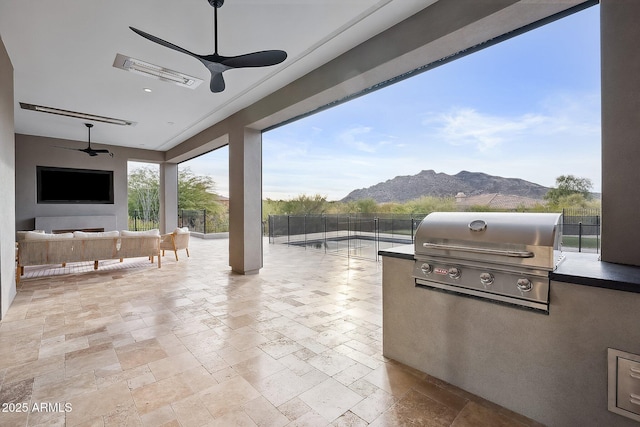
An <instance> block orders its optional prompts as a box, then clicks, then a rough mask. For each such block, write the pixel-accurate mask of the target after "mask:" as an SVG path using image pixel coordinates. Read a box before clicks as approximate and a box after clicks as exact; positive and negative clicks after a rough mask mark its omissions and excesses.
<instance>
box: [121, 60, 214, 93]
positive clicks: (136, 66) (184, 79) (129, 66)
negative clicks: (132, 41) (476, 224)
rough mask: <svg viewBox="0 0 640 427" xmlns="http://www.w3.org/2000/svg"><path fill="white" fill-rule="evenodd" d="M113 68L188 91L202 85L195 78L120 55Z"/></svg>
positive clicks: (199, 80) (200, 81)
mask: <svg viewBox="0 0 640 427" xmlns="http://www.w3.org/2000/svg"><path fill="white" fill-rule="evenodd" d="M113 66H114V67H116V68H120V69H121V70H125V71H131V72H133V73H136V74H141V75H143V76H147V77H152V78H154V79H158V80H162V81H163V82H169V83H174V84H177V85H178V86H182V87H188V88H189V89H195V88H196V87H198V85H199V84H200V83H202V80H201V79H199V78H197V77H193V76H189V75H187V74H184V73H181V72H179V71H174V70H170V69H169V68H165V67H161V66H159V65H154V64H151V63H149V62H144V61H141V60H139V59H135V58H130V57H128V56H124V55H122V54H120V53H118V54H116V59H115V60H114V61H113Z"/></svg>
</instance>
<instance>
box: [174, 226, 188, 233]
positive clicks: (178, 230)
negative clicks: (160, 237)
mask: <svg viewBox="0 0 640 427" xmlns="http://www.w3.org/2000/svg"><path fill="white" fill-rule="evenodd" d="M173 232H174V233H175V234H187V233H188V232H189V227H182V228H180V227H178V228H176V229H175V230H173Z"/></svg>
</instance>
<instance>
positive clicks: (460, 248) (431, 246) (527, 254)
mask: <svg viewBox="0 0 640 427" xmlns="http://www.w3.org/2000/svg"><path fill="white" fill-rule="evenodd" d="M422 246H423V247H425V248H429V249H442V250H450V251H462V252H471V253H474V254H484V255H502V256H508V257H513V258H533V257H534V256H535V255H534V253H533V252H530V251H504V250H500V249H486V248H470V247H468V246H456V245H442V244H438V243H423V244H422Z"/></svg>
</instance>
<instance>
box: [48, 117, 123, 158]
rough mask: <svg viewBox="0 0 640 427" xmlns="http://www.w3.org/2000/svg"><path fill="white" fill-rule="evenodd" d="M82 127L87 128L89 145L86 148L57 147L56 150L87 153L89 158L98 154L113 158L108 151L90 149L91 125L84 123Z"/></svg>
mask: <svg viewBox="0 0 640 427" xmlns="http://www.w3.org/2000/svg"><path fill="white" fill-rule="evenodd" d="M84 125H85V126H86V127H87V130H88V131H89V140H88V142H89V145H88V146H87V148H71V147H57V146H56V148H64V149H65V150H73V151H82V152H83V153H87V154H88V155H90V156H91V157H94V156H97V155H98V154H108V155H110V156H111V157H113V153H112V152H110V151H109V150H106V149H99V150H94V149H93V148H91V128H92V127H93V124H91V123H85V124H84Z"/></svg>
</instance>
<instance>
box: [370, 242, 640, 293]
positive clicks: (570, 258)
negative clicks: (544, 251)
mask: <svg viewBox="0 0 640 427" xmlns="http://www.w3.org/2000/svg"><path fill="white" fill-rule="evenodd" d="M413 253H414V247H413V245H403V246H396V247H393V248H389V249H383V250H380V251H378V254H379V255H380V256H387V257H391V258H400V259H406V260H410V261H413V259H414V258H413ZM598 258H599V255H598V254H585V253H577V252H565V253H564V260H562V262H560V264H559V265H558V267H557V268H556V270H555V271H552V272H551V273H549V279H551V280H552V281H555V282H564V283H573V284H576V285H584V286H595V287H598V288H606V289H614V290H618V291H625V292H634V293H640V267H633V266H629V265H622V264H613V263H610V262H602V261H600V260H599V259H598Z"/></svg>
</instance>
